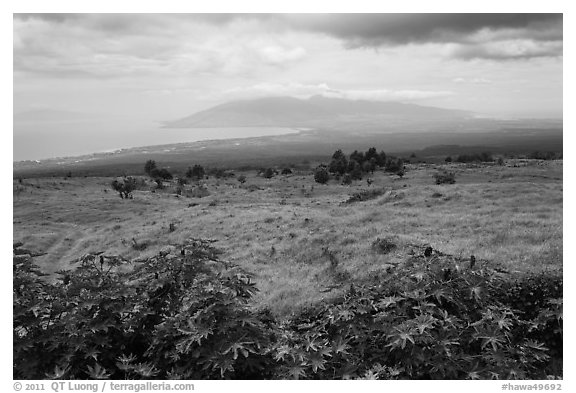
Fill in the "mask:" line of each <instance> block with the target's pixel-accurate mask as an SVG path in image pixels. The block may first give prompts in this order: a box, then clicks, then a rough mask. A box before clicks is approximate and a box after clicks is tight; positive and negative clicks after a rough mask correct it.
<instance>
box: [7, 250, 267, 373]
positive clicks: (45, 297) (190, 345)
mask: <svg viewBox="0 0 576 393" xmlns="http://www.w3.org/2000/svg"><path fill="white" fill-rule="evenodd" d="M79 263H80V266H79V267H78V269H76V270H75V271H67V272H61V275H62V276H63V278H62V279H61V280H60V282H59V283H56V284H49V283H46V282H45V281H44V280H43V279H42V277H41V276H42V275H41V273H40V272H39V271H38V268H37V267H36V266H35V265H34V264H33V263H32V262H31V259H30V258H28V259H25V260H23V261H22V259H19V261H18V262H16V258H15V263H14V308H13V310H14V320H13V323H14V325H13V326H14V369H13V370H14V375H13V377H14V379H45V378H55V379H108V378H111V379H213V378H253V377H254V376H255V375H256V376H258V377H269V373H270V367H268V362H269V361H270V360H271V359H270V357H269V356H268V355H267V354H266V353H265V352H266V350H267V349H266V348H268V347H269V344H270V337H269V332H268V331H267V330H266V327H265V325H264V324H263V323H262V322H261V321H260V320H259V319H258V314H256V313H254V312H252V311H251V309H250V308H249V307H248V305H247V304H248V301H249V299H250V298H251V297H252V295H253V294H254V293H255V291H256V288H255V286H254V284H253V283H252V281H251V277H250V276H249V275H248V274H247V273H245V272H244V271H242V270H241V269H239V268H238V267H236V266H233V265H230V264H227V263H224V262H222V261H220V260H219V258H218V252H217V251H216V250H215V249H213V248H212V247H211V245H210V243H209V242H206V241H192V242H190V243H188V244H186V245H184V246H182V248H181V251H180V249H179V250H178V251H177V253H176V254H166V253H164V254H163V255H162V254H160V255H158V256H155V257H152V258H149V259H146V260H145V261H143V262H142V263H140V264H138V265H137V266H135V267H134V269H133V270H132V271H130V272H129V273H122V272H121V270H122V269H120V267H121V266H122V265H123V264H124V262H123V261H122V260H121V259H120V258H117V257H104V256H100V257H97V256H95V255H87V256H85V257H84V258H82V259H81V260H80V261H79Z"/></svg>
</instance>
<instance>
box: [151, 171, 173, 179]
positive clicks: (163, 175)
mask: <svg viewBox="0 0 576 393" xmlns="http://www.w3.org/2000/svg"><path fill="white" fill-rule="evenodd" d="M150 177H152V178H153V179H162V180H171V179H172V178H173V176H172V174H171V173H170V171H169V170H168V169H166V168H162V169H158V168H154V169H152V170H151V171H150Z"/></svg>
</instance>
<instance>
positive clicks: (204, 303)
mask: <svg viewBox="0 0 576 393" xmlns="http://www.w3.org/2000/svg"><path fill="white" fill-rule="evenodd" d="M14 251H15V252H14V320H13V323H14V337H13V342H14V370H13V373H14V378H15V379H45V378H54V379H75V378H78V379H107V378H110V379H155V378H158V379H209V378H210V379H216V378H226V379H247V378H257V379H268V378H277V379H278V378H304V379H334V378H378V379H479V378H482V379H486V378H495V379H516V378H530V379H540V378H547V377H560V376H561V373H562V370H561V367H562V276H561V274H560V273H546V274H538V275H529V276H521V277H516V278H512V277H510V276H509V275H508V274H507V273H500V272H498V271H497V270H494V269H492V268H489V267H486V266H481V264H479V265H480V266H475V267H474V268H472V267H470V266H468V265H466V263H464V262H463V261H460V260H457V259H455V258H452V257H448V256H444V255H441V254H439V253H434V254H433V255H429V253H427V254H428V255H427V256H424V255H420V254H415V255H413V257H412V258H411V259H410V260H408V261H406V263H405V264H404V265H403V266H399V267H398V268H396V269H389V271H388V272H387V273H385V274H382V275H381V276H380V277H374V281H373V282H367V283H363V284H357V285H355V286H354V285H351V287H350V289H349V290H348V291H347V292H346V294H345V295H343V296H342V297H341V298H339V299H336V300H334V301H331V302H329V303H325V304H320V305H317V306H315V307H313V308H310V309H307V310H303V311H302V312H301V313H299V314H298V315H294V316H292V317H291V318H289V319H288V320H283V321H277V320H275V318H274V317H273V316H271V315H270V313H268V312H266V311H255V310H254V309H253V308H252V307H251V305H250V299H251V297H252V295H253V294H254V293H255V291H256V288H255V285H254V283H253V282H252V280H251V277H250V275H249V274H247V273H246V272H244V271H242V270H241V269H239V268H238V267H237V266H233V265H230V264H228V263H226V262H223V261H221V260H220V259H219V253H218V251H217V250H216V249H215V248H213V247H212V245H211V243H210V242H208V241H204V240H192V241H190V242H189V243H187V244H186V245H183V246H182V247H179V248H174V249H172V250H170V251H166V252H162V253H161V254H159V255H157V256H155V257H153V258H149V259H146V260H143V261H139V262H134V264H135V265H134V266H133V268H132V269H129V271H126V270H128V269H124V268H123V265H124V264H126V263H128V262H127V261H124V260H123V259H122V258H120V257H117V256H104V255H86V256H85V257H83V258H81V259H80V261H79V264H80V265H79V266H78V268H77V269H76V270H74V271H68V272H61V276H62V277H61V279H60V280H59V282H57V283H55V284H50V283H48V282H47V281H46V280H45V277H43V276H42V274H41V273H40V271H39V269H38V268H37V267H36V266H35V265H34V263H33V262H32V258H31V257H30V256H27V255H22V253H21V252H17V251H18V250H17V249H16V248H15V250H14Z"/></svg>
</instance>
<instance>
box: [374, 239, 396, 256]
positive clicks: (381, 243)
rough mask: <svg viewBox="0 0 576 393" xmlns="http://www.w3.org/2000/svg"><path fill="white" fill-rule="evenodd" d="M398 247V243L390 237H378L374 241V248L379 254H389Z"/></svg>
mask: <svg viewBox="0 0 576 393" xmlns="http://www.w3.org/2000/svg"><path fill="white" fill-rule="evenodd" d="M395 248H396V244H395V243H394V242H392V241H391V240H390V239H386V238H384V239H381V238H377V239H376V240H375V241H374V243H372V249H373V250H374V251H375V252H377V253H378V254H388V253H389V252H391V251H392V250H394V249H395Z"/></svg>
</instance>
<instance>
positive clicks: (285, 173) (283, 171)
mask: <svg viewBox="0 0 576 393" xmlns="http://www.w3.org/2000/svg"><path fill="white" fill-rule="evenodd" d="M282 174H283V175H291V174H292V169H290V168H284V169H282Z"/></svg>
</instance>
